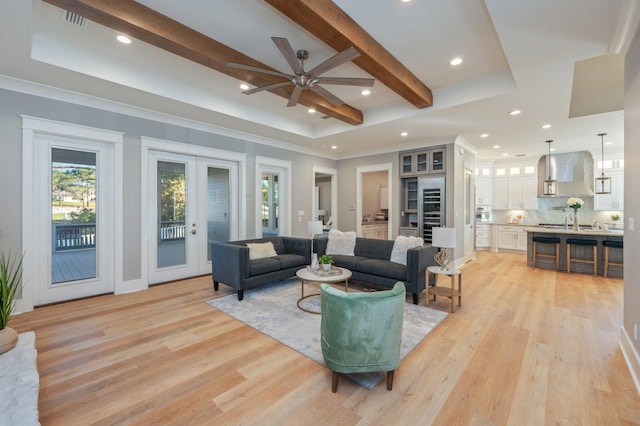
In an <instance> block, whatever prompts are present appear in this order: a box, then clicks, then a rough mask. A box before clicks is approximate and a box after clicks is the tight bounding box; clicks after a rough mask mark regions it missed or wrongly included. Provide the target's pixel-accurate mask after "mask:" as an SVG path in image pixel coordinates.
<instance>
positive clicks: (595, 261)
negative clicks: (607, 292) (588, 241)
mask: <svg viewBox="0 0 640 426" xmlns="http://www.w3.org/2000/svg"><path fill="white" fill-rule="evenodd" d="M597 275H598V246H594V247H593V276H594V277H595V276H597Z"/></svg>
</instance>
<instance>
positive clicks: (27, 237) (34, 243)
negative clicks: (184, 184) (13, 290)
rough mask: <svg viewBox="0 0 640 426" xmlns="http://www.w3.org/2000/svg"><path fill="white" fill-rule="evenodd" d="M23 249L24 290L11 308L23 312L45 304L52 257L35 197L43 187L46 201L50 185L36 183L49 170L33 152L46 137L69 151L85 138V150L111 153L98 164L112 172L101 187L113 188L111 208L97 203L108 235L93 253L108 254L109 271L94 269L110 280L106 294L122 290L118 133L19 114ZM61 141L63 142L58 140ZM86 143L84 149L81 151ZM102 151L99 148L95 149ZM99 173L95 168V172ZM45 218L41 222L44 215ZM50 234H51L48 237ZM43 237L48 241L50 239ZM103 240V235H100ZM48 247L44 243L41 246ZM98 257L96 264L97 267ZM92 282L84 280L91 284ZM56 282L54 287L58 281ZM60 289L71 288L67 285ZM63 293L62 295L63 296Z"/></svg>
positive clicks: (47, 228)
mask: <svg viewBox="0 0 640 426" xmlns="http://www.w3.org/2000/svg"><path fill="white" fill-rule="evenodd" d="M22 127H23V130H22V140H23V150H22V173H23V176H22V249H23V253H24V260H23V271H24V272H23V277H24V282H23V289H22V297H21V298H20V299H18V301H17V304H16V312H26V311H30V310H32V309H33V307H34V306H35V304H36V303H40V302H43V303H47V302H46V301H43V300H41V298H40V297H39V293H38V291H39V290H38V289H39V288H40V287H39V286H42V285H46V286H50V284H51V255H50V247H51V245H50V244H47V243H44V244H43V235H49V236H50V235H51V229H50V226H49V224H50V220H51V219H50V213H46V212H44V211H43V209H44V207H43V206H42V200H41V199H40V198H42V199H43V198H44V197H39V196H40V195H42V193H43V191H44V192H47V193H48V198H49V201H48V203H47V204H50V187H49V188H47V189H46V190H44V189H43V188H41V187H40V186H41V182H42V181H43V180H45V179H47V180H48V179H49V178H48V177H47V176H44V175H43V173H47V174H48V173H49V168H48V167H47V168H46V169H47V170H43V168H42V167H39V165H38V164H36V163H37V161H38V158H37V155H36V154H37V152H38V151H39V150H40V148H42V147H41V146H37V145H38V144H40V143H43V142H45V143H49V142H48V141H47V139H49V140H51V139H57V140H59V141H67V143H66V144H63V145H66V146H68V147H70V148H72V149H83V147H82V143H83V142H89V143H90V145H92V146H89V147H88V149H89V150H94V148H95V146H98V145H102V146H103V147H104V150H105V151H103V152H108V153H110V154H112V158H111V159H104V160H108V161H107V163H109V162H110V163H111V164H105V163H104V162H103V164H102V167H103V168H105V167H108V170H106V169H105V170H104V172H106V173H108V174H111V175H112V176H111V178H112V180H111V185H110V187H111V188H103V191H104V190H105V189H106V190H107V191H109V190H110V191H112V192H113V194H112V195H111V198H112V200H111V206H110V207H108V206H103V207H100V209H101V213H102V216H105V215H110V216H111V218H110V219H111V220H110V221H109V222H110V226H112V230H110V234H111V235H112V239H111V240H110V241H109V240H105V241H104V243H105V245H103V246H102V247H101V248H99V249H97V250H96V252H97V253H98V256H100V257H102V259H104V256H107V257H109V258H110V261H109V262H108V263H109V265H110V267H109V268H108V269H109V270H104V271H98V278H99V277H107V278H106V279H108V280H109V283H107V282H106V281H105V283H103V284H104V285H102V286H101V288H108V291H109V292H118V290H120V289H121V288H122V268H123V261H122V249H123V213H122V205H123V201H122V187H123V180H122V169H123V156H122V153H123V140H124V137H123V133H121V132H114V131H111V130H104V129H98V128H94V127H87V126H80V125H76V124H70V123H63V122H59V121H53V120H46V119H42V118H37V117H30V116H25V115H23V116H22ZM61 144H62V142H61ZM86 148H87V147H85V149H86ZM100 149H102V148H100ZM99 173H100V171H99ZM44 218H46V220H45V219H44ZM49 238H50V237H49ZM49 238H47V241H50V239H49ZM101 239H103V240H104V236H103V238H101ZM44 245H48V246H47V247H43V246H44ZM101 263H103V262H101V261H100V260H98V263H97V265H96V266H97V267H100V266H99V265H101ZM90 281H91V280H83V281H82V282H83V283H85V284H84V285H86V284H87V283H89V288H90V287H91V286H92V283H90ZM57 286H58V285H57ZM67 287H68V288H67V289H65V290H64V291H63V292H64V293H65V294H66V293H69V292H71V293H73V294H75V293H77V292H73V291H72V290H70V289H71V287H70V286H67ZM84 296H85V295H83V294H80V293H78V294H77V295H75V296H72V297H84ZM65 297H66V296H65Z"/></svg>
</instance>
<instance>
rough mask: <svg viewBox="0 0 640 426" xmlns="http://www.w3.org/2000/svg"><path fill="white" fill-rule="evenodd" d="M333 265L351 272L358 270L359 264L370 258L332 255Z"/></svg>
mask: <svg viewBox="0 0 640 426" xmlns="http://www.w3.org/2000/svg"><path fill="white" fill-rule="evenodd" d="M332 257H333V264H334V265H335V266H338V267H340V268H347V269H349V270H350V271H355V270H357V266H358V263H360V262H362V261H364V260H367V259H368V258H366V257H362V256H343V255H340V254H336V255H332Z"/></svg>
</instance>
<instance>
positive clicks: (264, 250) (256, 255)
mask: <svg viewBox="0 0 640 426" xmlns="http://www.w3.org/2000/svg"><path fill="white" fill-rule="evenodd" d="M247 247H248V248H249V259H250V260H254V259H264V258H265V257H274V256H275V255H276V254H277V253H276V249H275V248H274V247H273V243H272V242H271V241H269V242H266V243H247Z"/></svg>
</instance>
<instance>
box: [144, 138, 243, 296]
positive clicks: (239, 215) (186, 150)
mask: <svg viewBox="0 0 640 426" xmlns="http://www.w3.org/2000/svg"><path fill="white" fill-rule="evenodd" d="M141 146H142V148H141V159H140V160H141V164H140V168H141V186H142V188H141V199H142V200H145V201H144V202H142V205H141V209H140V219H141V224H140V237H141V244H140V249H141V255H140V259H141V263H142V271H141V280H140V285H139V288H137V289H136V290H142V289H145V288H148V286H149V269H150V267H151V265H150V264H149V261H150V257H149V239H150V237H149V223H148V222H149V221H148V218H149V217H150V214H151V212H150V209H151V208H152V206H149V203H148V202H146V200H149V191H151V190H152V189H153V188H154V187H155V183H154V182H149V163H150V161H149V158H150V153H149V151H161V152H166V153H175V154H182V155H189V156H193V157H197V158H204V159H209V160H213V161H216V160H219V161H221V162H227V163H230V164H234V166H235V167H234V169H235V170H237V173H235V172H232V173H230V176H229V183H230V185H232V186H231V188H230V190H229V199H230V200H229V204H230V212H229V213H230V214H229V216H230V217H229V219H230V220H229V237H230V239H231V240H236V239H244V238H246V222H247V217H246V201H245V200H246V189H245V188H246V184H245V176H246V162H247V155H246V154H243V153H237V152H232V151H225V150H221V149H215V148H209V147H205V146H200V145H191V144H186V143H182V142H175V141H169V140H164V139H156V138H150V137H147V136H142V137H141ZM232 175H237V177H232ZM209 271H210V268H209ZM200 273H206V272H202V270H201V272H200Z"/></svg>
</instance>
